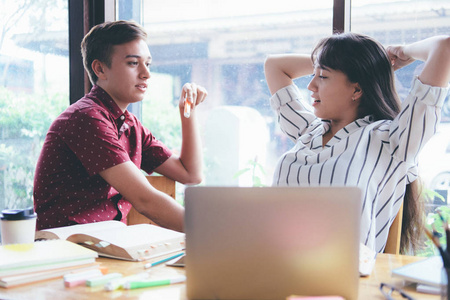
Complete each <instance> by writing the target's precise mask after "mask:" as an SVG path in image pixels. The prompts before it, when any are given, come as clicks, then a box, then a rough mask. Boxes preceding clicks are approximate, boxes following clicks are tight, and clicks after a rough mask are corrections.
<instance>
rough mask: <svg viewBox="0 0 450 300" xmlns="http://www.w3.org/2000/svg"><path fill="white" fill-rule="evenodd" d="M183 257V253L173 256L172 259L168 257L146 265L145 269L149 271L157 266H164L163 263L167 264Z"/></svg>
mask: <svg viewBox="0 0 450 300" xmlns="http://www.w3.org/2000/svg"><path fill="white" fill-rule="evenodd" d="M182 255H184V253H183V252H182V253H178V254H175V255H173V256H171V257H167V258H164V259H161V260H158V261H155V262H153V263H148V264H145V265H144V268H145V269H148V268H151V267H154V266H156V265H159V264H162V263H164V262H166V261H169V260H172V259H174V258H177V257H180V256H182Z"/></svg>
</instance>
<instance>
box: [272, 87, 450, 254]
mask: <svg viewBox="0 0 450 300" xmlns="http://www.w3.org/2000/svg"><path fill="white" fill-rule="evenodd" d="M447 92H448V88H440V87H432V86H428V85H425V84H423V83H421V82H420V81H419V79H417V78H416V79H415V80H414V83H413V87H412V88H411V91H410V93H409V95H408V97H407V98H406V99H405V101H403V103H402V110H401V112H400V114H399V115H398V116H397V117H396V118H395V119H394V120H392V121H388V120H381V121H376V122H374V121H373V118H372V117H371V116H366V117H364V118H362V119H358V120H356V121H354V122H353V123H350V124H348V125H347V126H345V127H344V128H343V129H341V130H340V131H339V132H337V133H336V135H335V136H334V137H333V138H332V139H331V140H330V141H329V142H328V143H327V144H326V145H325V147H322V135H323V134H324V133H325V132H327V131H328V129H329V126H330V125H329V123H328V122H326V121H322V120H320V119H319V118H317V117H316V116H315V115H314V114H313V113H312V107H311V106H310V105H309V104H307V103H306V102H304V101H303V100H302V99H301V96H300V91H299V90H298V88H297V87H296V86H295V85H290V86H287V87H284V88H282V89H280V90H279V91H277V92H276V93H275V94H274V95H273V96H272V97H271V99H270V102H271V106H272V108H273V109H274V110H275V111H276V112H277V114H278V123H279V125H280V127H281V130H282V131H283V132H284V133H286V134H287V136H288V137H289V138H290V139H292V140H293V141H294V142H295V146H294V147H293V148H292V149H291V150H290V151H288V152H286V153H285V154H283V155H282V157H281V158H280V160H279V162H278V164H277V166H276V168H275V172H274V178H273V185H275V186H294V185H295V186H358V187H360V188H361V189H362V192H363V204H362V215H361V242H362V243H364V244H365V245H367V246H368V247H370V248H371V249H374V250H375V251H377V252H382V251H383V250H384V247H385V245H386V240H387V235H388V232H389V227H390V225H391V223H392V222H393V220H394V218H395V216H396V215H397V212H398V210H399V208H400V205H401V203H402V200H403V196H404V193H405V187H406V184H408V183H410V182H412V181H414V180H415V179H416V178H417V169H418V168H417V154H418V153H419V151H420V149H421V148H422V147H423V145H424V144H425V142H426V141H428V140H429V139H430V138H431V137H432V136H433V134H434V133H435V132H436V126H437V125H438V124H439V122H440V109H441V107H442V104H443V101H444V99H445V96H446V94H447Z"/></svg>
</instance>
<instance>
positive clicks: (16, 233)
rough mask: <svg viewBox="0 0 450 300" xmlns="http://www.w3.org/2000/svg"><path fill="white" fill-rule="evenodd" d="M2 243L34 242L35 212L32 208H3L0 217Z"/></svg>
mask: <svg viewBox="0 0 450 300" xmlns="http://www.w3.org/2000/svg"><path fill="white" fill-rule="evenodd" d="M0 225H1V233H2V245H8V244H28V243H33V242H34V235H35V231H36V213H35V212H34V210H33V208H32V207H30V208H25V209H5V210H3V211H2V216H1V217H0Z"/></svg>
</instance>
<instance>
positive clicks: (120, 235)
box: [36, 221, 185, 261]
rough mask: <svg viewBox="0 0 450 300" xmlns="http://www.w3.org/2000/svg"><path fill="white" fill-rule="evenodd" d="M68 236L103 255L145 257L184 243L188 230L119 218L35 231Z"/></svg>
mask: <svg viewBox="0 0 450 300" xmlns="http://www.w3.org/2000/svg"><path fill="white" fill-rule="evenodd" d="M51 238H59V239H66V240H67V241H71V242H73V243H77V244H80V245H82V246H84V247H87V248H89V249H92V250H95V251H96V252H98V254H99V255H100V256H105V257H111V258H118V259H124V260H132V261H142V260H146V259H150V258H154V257H157V256H161V255H164V254H168V253H171V252H175V251H180V250H183V249H184V247H185V234H184V233H181V232H177V231H174V230H170V229H166V228H162V227H159V226H156V225H151V224H136V225H129V226H127V225H125V224H124V223H122V222H119V221H102V222H97V223H89V224H79V225H73V226H65V227H59V228H53V229H45V230H41V231H38V232H36V239H51Z"/></svg>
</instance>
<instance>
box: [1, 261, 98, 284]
mask: <svg viewBox="0 0 450 300" xmlns="http://www.w3.org/2000/svg"><path fill="white" fill-rule="evenodd" d="M98 268H99V266H98V264H96V263H92V262H91V263H86V264H81V265H74V266H69V267H58V268H54V269H50V270H42V271H37V272H29V273H24V274H15V275H8V276H0V287H2V288H11V287H15V286H18V285H23V284H28V283H33V282H38V281H42V280H47V279H54V278H60V277H63V276H64V275H66V274H70V273H72V272H80V271H86V270H93V269H98Z"/></svg>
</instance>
